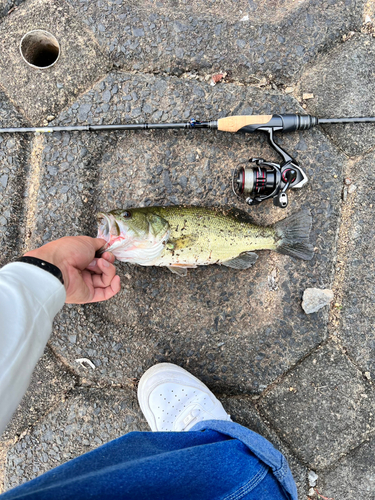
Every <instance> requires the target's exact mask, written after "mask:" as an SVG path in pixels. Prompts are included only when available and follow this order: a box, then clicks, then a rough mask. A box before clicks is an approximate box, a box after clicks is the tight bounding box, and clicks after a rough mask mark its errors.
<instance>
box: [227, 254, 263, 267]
mask: <svg viewBox="0 0 375 500" xmlns="http://www.w3.org/2000/svg"><path fill="white" fill-rule="evenodd" d="M257 258H258V255H257V254H256V253H254V252H244V253H241V255H239V256H238V257H235V258H234V259H232V260H227V261H226V262H222V265H223V266H226V267H231V268H232V269H248V268H249V267H251V266H253V265H254V264H255V262H256V260H257Z"/></svg>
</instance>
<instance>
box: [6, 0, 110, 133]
mask: <svg viewBox="0 0 375 500" xmlns="http://www.w3.org/2000/svg"><path fill="white" fill-rule="evenodd" d="M35 29H44V30H46V31H49V32H50V33H52V35H54V36H55V37H56V39H57V41H58V42H59V44H60V47H61V52H60V57H59V59H58V61H57V62H56V64H55V65H54V66H52V67H50V68H46V69H44V70H42V69H37V68H33V67H31V66H29V65H27V64H26V63H25V62H24V61H23V59H22V57H21V53H20V49H19V44H20V42H21V39H22V37H23V35H25V34H26V33H27V32H29V31H31V30H35ZM0 37H1V51H0V67H1V68H2V71H1V74H0V86H1V87H2V88H3V89H4V92H5V93H6V94H7V96H8V98H9V99H10V100H11V101H12V102H13V103H14V104H15V105H16V106H17V108H18V109H20V110H21V111H22V113H23V114H24V115H25V116H26V117H27V118H28V119H29V120H30V121H31V122H33V124H35V125H38V124H40V123H41V122H42V121H43V119H46V118H47V117H48V116H54V115H56V114H57V113H59V112H60V111H61V109H62V108H63V107H64V106H67V105H68V104H71V103H72V102H73V101H74V99H75V98H76V97H77V96H78V95H79V94H80V93H82V92H83V91H84V90H86V89H87V88H90V87H91V86H92V84H93V83H94V82H96V81H97V80H99V78H100V77H101V76H102V75H104V74H105V73H106V72H107V71H108V62H107V58H106V57H105V56H103V55H102V53H101V51H100V48H99V45H98V43H97V41H96V39H95V38H94V36H93V35H92V32H91V31H90V30H88V29H87V28H86V26H85V25H84V23H82V21H81V20H80V19H79V17H78V16H77V15H76V13H75V11H74V10H73V9H72V7H70V6H69V5H68V4H67V3H65V1H56V0H53V1H50V0H34V1H31V2H26V3H25V4H22V5H20V6H19V7H18V9H17V10H15V11H14V12H12V13H11V14H10V15H9V16H7V17H6V18H5V19H4V20H3V22H2V23H1V24H0Z"/></svg>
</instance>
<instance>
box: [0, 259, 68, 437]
mask: <svg viewBox="0 0 375 500" xmlns="http://www.w3.org/2000/svg"><path fill="white" fill-rule="evenodd" d="M65 297H66V293H65V288H64V286H63V285H62V284H61V283H60V281H59V280H58V279H57V278H55V276H53V275H52V274H50V273H48V272H47V271H44V270H43V269H40V268H38V267H36V266H34V265H31V264H26V263H24V262H14V263H12V264H7V265H6V266H4V267H3V268H2V269H0V434H1V433H2V432H3V431H4V429H5V427H6V425H7V423H8V422H9V420H10V418H11V416H12V414H13V412H14V411H15V410H16V408H17V406H18V405H19V403H20V401H21V399H22V396H23V395H24V394H25V392H26V390H27V388H28V385H29V383H30V378H31V374H32V372H33V370H34V368H35V365H36V363H37V362H38V360H39V358H40V357H41V355H42V354H43V351H44V348H45V346H46V343H47V341H48V339H49V337H50V335H51V331H52V321H53V319H54V317H55V316H56V314H57V313H58V312H59V310H60V309H61V308H62V306H63V305H64V302H65Z"/></svg>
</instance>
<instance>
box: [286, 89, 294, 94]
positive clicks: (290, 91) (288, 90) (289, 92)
mask: <svg viewBox="0 0 375 500" xmlns="http://www.w3.org/2000/svg"><path fill="white" fill-rule="evenodd" d="M293 92H294V87H287V88H286V89H285V93H286V94H292V93H293Z"/></svg>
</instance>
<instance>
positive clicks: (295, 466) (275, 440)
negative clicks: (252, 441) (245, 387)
mask: <svg viewBox="0 0 375 500" xmlns="http://www.w3.org/2000/svg"><path fill="white" fill-rule="evenodd" d="M220 401H221V402H222V403H223V406H224V408H225V411H227V412H228V413H229V414H230V416H231V419H232V420H233V421H234V422H237V423H238V424H240V425H243V426H244V427H247V428H248V429H251V430H252V431H254V432H257V433H258V434H260V435H261V436H263V437H265V438H266V439H268V441H270V442H271V443H272V444H273V445H274V446H275V448H277V449H278V450H279V451H281V453H282V454H283V455H284V456H285V458H286V459H287V460H288V463H289V467H290V470H291V471H292V474H293V477H294V480H295V481H296V484H297V490H298V495H299V498H301V499H302V498H305V497H306V494H307V491H308V488H307V473H308V469H307V468H306V467H305V466H303V465H302V464H301V463H300V462H299V461H298V460H297V459H296V458H295V456H294V455H293V454H292V453H291V452H290V450H289V449H288V448H287V447H286V446H285V443H283V442H282V441H281V439H280V438H279V437H278V436H277V435H276V434H275V432H274V431H272V430H271V429H270V427H269V426H268V425H267V424H268V423H267V422H265V421H264V420H263V419H262V418H261V417H260V415H259V413H258V412H257V411H256V409H255V407H254V406H253V403H252V402H251V401H250V400H249V398H243V397H232V398H231V397H221V398H220Z"/></svg>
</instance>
